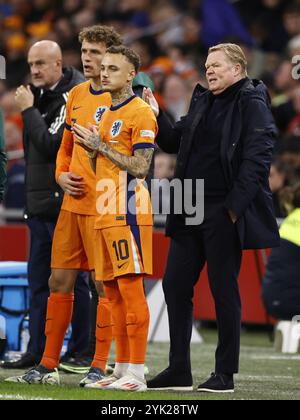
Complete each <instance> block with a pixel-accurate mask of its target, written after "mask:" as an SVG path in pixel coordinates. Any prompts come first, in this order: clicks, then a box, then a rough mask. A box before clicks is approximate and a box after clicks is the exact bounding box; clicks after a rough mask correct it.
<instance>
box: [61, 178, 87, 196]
mask: <svg viewBox="0 0 300 420" xmlns="http://www.w3.org/2000/svg"><path fill="white" fill-rule="evenodd" d="M58 184H59V185H60V187H61V188H62V189H63V190H64V192H65V193H66V194H68V195H71V196H73V197H80V196H82V195H83V194H84V182H82V177H81V176H77V175H75V174H73V173H72V172H63V173H61V174H60V176H59V178H58Z"/></svg>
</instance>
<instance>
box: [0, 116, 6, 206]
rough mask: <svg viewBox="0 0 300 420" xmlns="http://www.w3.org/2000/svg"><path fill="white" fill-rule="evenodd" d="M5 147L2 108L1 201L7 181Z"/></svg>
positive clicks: (0, 128) (0, 118)
mask: <svg viewBox="0 0 300 420" xmlns="http://www.w3.org/2000/svg"><path fill="white" fill-rule="evenodd" d="M4 150H5V147H4V132H3V118H2V111H1V109H0V203H1V202H2V200H3V194H4V186H5V182H6V154H5V151H4Z"/></svg>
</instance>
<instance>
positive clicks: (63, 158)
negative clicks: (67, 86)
mask: <svg viewBox="0 0 300 420" xmlns="http://www.w3.org/2000/svg"><path fill="white" fill-rule="evenodd" d="M73 94H74V89H72V90H71V91H70V93H69V97H68V101H67V105H66V124H65V125H66V127H65V130H64V134H63V138H62V142H61V146H60V148H59V151H58V154H57V158H56V172H55V178H56V182H57V181H58V178H59V176H60V174H61V173H63V172H69V169H70V164H71V161H72V154H73V134H72V132H71V123H72V122H71V109H72V102H73Z"/></svg>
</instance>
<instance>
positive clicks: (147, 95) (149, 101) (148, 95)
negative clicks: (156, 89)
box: [143, 88, 159, 117]
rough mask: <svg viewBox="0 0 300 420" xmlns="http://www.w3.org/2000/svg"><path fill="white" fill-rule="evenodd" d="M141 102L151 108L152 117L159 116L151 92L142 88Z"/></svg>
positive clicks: (155, 101)
mask: <svg viewBox="0 0 300 420" xmlns="http://www.w3.org/2000/svg"><path fill="white" fill-rule="evenodd" d="M143 100H144V101H145V102H146V103H147V104H148V105H150V106H151V108H152V111H153V112H154V115H155V116H156V117H158V116H159V105H158V102H157V100H156V99H155V96H154V95H153V92H152V90H151V89H150V88H144V90H143Z"/></svg>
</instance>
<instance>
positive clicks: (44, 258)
mask: <svg viewBox="0 0 300 420" xmlns="http://www.w3.org/2000/svg"><path fill="white" fill-rule="evenodd" d="M28 226H29V229H30V256H29V262H28V282H29V289H30V322H29V332H30V341H29V344H28V349H27V351H29V352H30V353H33V354H35V355H36V356H42V355H43V352H44V348H45V343H46V337H45V323H46V313H47V302H48V297H49V285H48V282H49V278H50V275H51V268H50V264H51V250H52V240H53V234H54V230H55V223H54V222H53V223H47V222H44V221H42V220H40V219H39V218H33V219H30V220H29V221H28ZM89 338H90V289H89V285H88V274H87V273H80V274H79V275H78V278H77V281H76V286H75V302H74V311H73V318H72V337H71V339H70V342H69V346H68V353H70V354H74V353H77V352H82V351H84V350H85V349H86V348H87V347H88V344H89Z"/></svg>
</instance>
